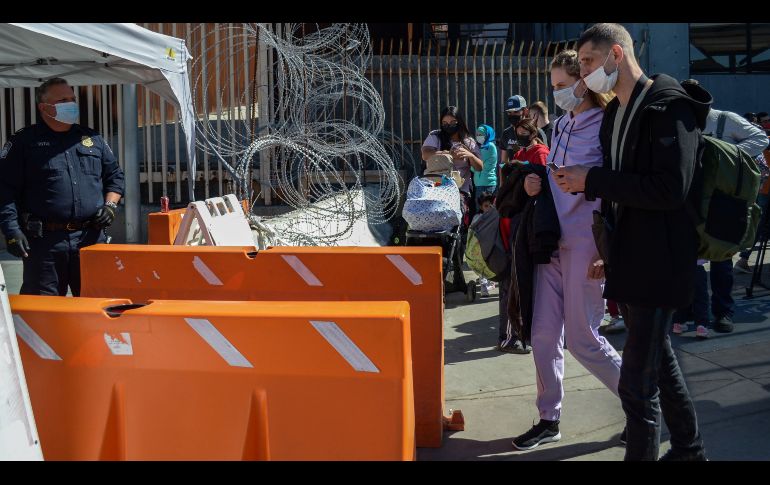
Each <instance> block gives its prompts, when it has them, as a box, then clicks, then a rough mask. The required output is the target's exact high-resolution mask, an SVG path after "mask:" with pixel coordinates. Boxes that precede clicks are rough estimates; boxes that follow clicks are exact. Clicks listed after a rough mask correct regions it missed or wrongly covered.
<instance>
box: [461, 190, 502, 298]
mask: <svg viewBox="0 0 770 485" xmlns="http://www.w3.org/2000/svg"><path fill="white" fill-rule="evenodd" d="M477 202H478V204H479V213H478V214H476V215H475V216H473V221H471V225H473V223H474V222H477V221H478V220H479V218H481V215H482V214H485V213H487V212H488V211H489V210H490V209H491V208H492V205H493V204H494V203H495V196H494V194H492V193H490V192H482V193H481V195H480V196H479V198H478V200H477ZM469 237H470V235H469ZM467 247H468V246H466V251H467ZM477 274H478V276H479V286H480V287H481V296H483V297H488V296H489V290H490V289H492V288H494V287H495V284H494V282H492V281H490V280H489V279H488V278H486V277H485V274H487V273H486V271H481V272H480V273H477Z"/></svg>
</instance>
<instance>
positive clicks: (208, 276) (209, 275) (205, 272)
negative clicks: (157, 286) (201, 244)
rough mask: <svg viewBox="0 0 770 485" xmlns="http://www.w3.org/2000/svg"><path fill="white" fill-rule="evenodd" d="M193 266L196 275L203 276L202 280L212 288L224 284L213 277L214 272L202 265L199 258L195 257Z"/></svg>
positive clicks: (215, 276)
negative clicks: (196, 272)
mask: <svg viewBox="0 0 770 485" xmlns="http://www.w3.org/2000/svg"><path fill="white" fill-rule="evenodd" d="M193 266H195V269H196V270H197V271H198V273H200V274H201V276H203V279H205V280H206V281H207V282H208V284H210V285H212V286H222V285H224V283H222V280H220V279H219V278H218V277H217V275H215V274H214V272H213V271H211V268H209V267H208V266H206V263H204V262H203V260H202V259H201V258H200V257H198V256H195V257H194V258H193ZM158 279H160V278H158Z"/></svg>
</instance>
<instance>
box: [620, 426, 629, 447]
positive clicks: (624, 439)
mask: <svg viewBox="0 0 770 485" xmlns="http://www.w3.org/2000/svg"><path fill="white" fill-rule="evenodd" d="M627 439H628V438H627V434H626V428H623V432H622V433H620V442H621V443H623V444H624V445H625V444H626V443H627Z"/></svg>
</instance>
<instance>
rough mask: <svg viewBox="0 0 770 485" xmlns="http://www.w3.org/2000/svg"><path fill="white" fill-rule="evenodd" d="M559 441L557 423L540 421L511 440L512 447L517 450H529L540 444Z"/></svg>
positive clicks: (559, 434) (559, 435)
mask: <svg viewBox="0 0 770 485" xmlns="http://www.w3.org/2000/svg"><path fill="white" fill-rule="evenodd" d="M560 439H561V433H560V432H559V421H548V420H545V419H541V420H540V422H539V423H537V424H536V425H534V426H532V428H531V429H530V430H529V431H527V432H526V433H524V434H523V435H521V436H517V437H516V438H514V439H513V447H514V448H516V449H517V450H531V449H532V448H536V447H537V445H539V444H542V443H552V442H554V441H559V440H560Z"/></svg>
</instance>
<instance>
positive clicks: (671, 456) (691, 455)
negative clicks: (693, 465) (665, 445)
mask: <svg viewBox="0 0 770 485" xmlns="http://www.w3.org/2000/svg"><path fill="white" fill-rule="evenodd" d="M658 461H708V458H706V453H705V452H704V451H703V448H701V449H699V450H697V451H692V450H684V451H682V450H677V449H675V448H671V449H670V450H668V451H667V452H666V454H665V455H663V456H662V457H660V459H659V460H658Z"/></svg>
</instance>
